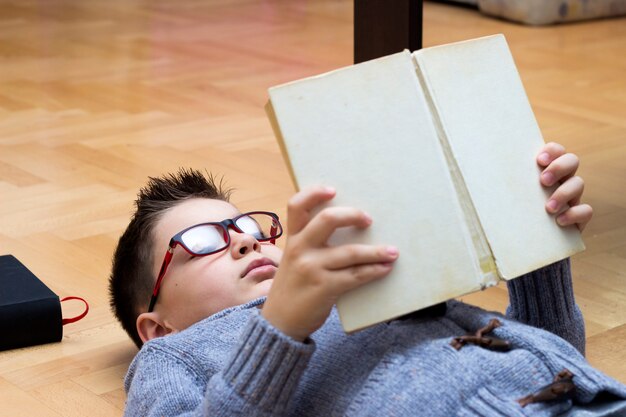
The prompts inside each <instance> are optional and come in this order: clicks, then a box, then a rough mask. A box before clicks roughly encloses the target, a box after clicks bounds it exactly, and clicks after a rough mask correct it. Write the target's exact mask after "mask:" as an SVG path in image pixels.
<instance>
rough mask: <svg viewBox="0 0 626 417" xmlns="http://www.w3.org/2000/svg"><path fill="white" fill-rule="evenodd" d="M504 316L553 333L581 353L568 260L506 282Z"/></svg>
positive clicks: (581, 325)
mask: <svg viewBox="0 0 626 417" xmlns="http://www.w3.org/2000/svg"><path fill="white" fill-rule="evenodd" d="M507 287H508V289H509V300H510V303H511V304H510V306H509V308H508V309H507V316H508V317H510V318H512V319H514V320H517V321H519V322H522V323H525V324H529V325H531V326H535V327H538V328H542V329H545V330H548V331H551V332H552V333H555V334H557V335H559V336H561V337H562V338H564V339H566V340H567V341H569V342H570V343H572V344H573V345H574V346H576V347H577V348H578V349H579V350H581V351H583V350H584V340H585V335H584V321H583V318H582V314H581V313H580V310H579V309H578V306H577V305H576V301H575V299H574V290H573V286H572V275H571V270H570V260H569V258H568V259H564V260H562V261H558V262H555V263H553V264H551V265H548V266H546V267H544V268H540V269H538V270H536V271H533V272H531V273H528V274H525V275H522V276H521V277H518V278H516V279H513V280H510V281H507Z"/></svg>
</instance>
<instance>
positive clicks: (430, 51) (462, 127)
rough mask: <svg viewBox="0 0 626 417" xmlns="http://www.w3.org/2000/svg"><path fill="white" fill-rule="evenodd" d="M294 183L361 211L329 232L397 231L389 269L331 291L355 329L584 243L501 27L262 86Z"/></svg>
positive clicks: (350, 235)
mask: <svg viewBox="0 0 626 417" xmlns="http://www.w3.org/2000/svg"><path fill="white" fill-rule="evenodd" d="M269 96H270V100H269V102H268V105H267V107H266V109H267V112H268V115H269V118H270V121H271V122H272V126H273V129H274V132H275V134H276V136H277V138H278V142H279V144H280V147H281V150H282V152H283V156H284V159H285V161H286V163H287V166H288V168H289V171H290V174H291V176H292V179H293V181H294V184H295V186H296V189H300V188H303V187H306V186H310V185H318V184H323V185H332V186H334V187H335V188H336V189H337V197H336V198H335V199H334V200H333V202H332V203H331V204H333V205H346V206H353V207H358V208H361V209H363V210H365V211H367V212H368V213H369V214H370V215H371V216H372V217H373V219H374V223H373V225H372V226H371V227H370V228H369V229H368V230H366V231H357V230H354V229H349V228H347V229H343V230H340V231H338V232H337V233H335V234H334V235H333V237H332V238H331V241H330V242H329V243H330V244H338V243H344V242H361V243H376V244H393V245H396V246H397V247H398V248H399V249H400V254H401V256H400V258H399V259H398V261H397V262H396V264H395V266H394V271H393V272H392V273H391V274H390V275H389V276H387V277H386V278H385V279H383V280H380V281H377V282H373V283H370V284H368V285H366V286H363V287H360V288H357V289H356V290H354V291H351V292H349V293H347V294H345V295H344V296H342V297H341V298H340V300H339V302H338V303H337V306H338V310H339V314H340V317H341V320H342V324H343V326H344V329H345V330H346V331H354V330H358V329H361V328H364V327H367V326H369V325H372V324H375V323H378V322H381V321H385V320H389V319H392V318H394V317H398V316H401V315H404V314H406V313H409V312H412V311H415V310H418V309H421V308H424V307H428V306H430V305H434V304H436V303H439V302H442V301H445V300H448V299H450V298H453V297H456V296H460V295H463V294H466V293H469V292H473V291H477V290H480V289H484V288H486V287H488V286H491V285H495V284H496V283H497V282H498V280H500V279H512V278H515V277H517V276H519V275H522V274H524V273H527V272H530V271H532V270H535V269H537V268H540V267H541V266H544V265H548V264H550V263H552V262H555V261H557V260H559V259H563V258H565V257H568V256H570V255H572V254H574V253H576V252H578V251H580V250H582V249H583V248H584V245H583V243H582V240H581V238H580V233H579V232H578V229H577V228H576V227H575V226H572V227H568V228H561V227H559V226H558V225H557V224H556V222H555V220H554V216H551V215H549V214H548V213H546V211H545V209H544V207H545V202H546V199H547V197H548V196H549V194H550V193H551V192H552V191H553V189H544V188H543V187H542V186H541V185H540V182H539V174H540V169H539V167H538V166H537V165H536V162H535V157H536V155H537V153H538V151H539V149H540V148H541V147H542V146H543V144H544V141H543V138H542V136H541V132H540V130H539V127H538V125H537V122H536V120H535V117H534V115H533V113H532V109H531V107H530V103H529V102H528V98H527V97H526V94H525V91H524V88H523V85H522V83H521V80H520V77H519V74H518V72H517V69H516V67H515V63H514V61H513V58H512V56H511V53H510V51H509V49H508V45H507V44H506V40H505V39H504V36H502V35H495V36H489V37H485V38H479V39H474V40H469V41H464V42H458V43H453V44H449V45H442V46H436V47H432V48H426V49H423V50H420V51H417V52H415V53H413V54H411V53H409V52H408V51H404V52H401V53H398V54H394V55H389V56H387V57H382V58H379V59H375V60H372V61H368V62H364V63H361V64H357V65H353V66H350V67H346V68H342V69H338V70H336V71H332V72H330V73H326V74H322V75H319V76H316V77H310V78H306V79H304V80H299V81H295V82H292V83H288V84H285V85H281V86H277V87H273V88H271V89H270V90H269Z"/></svg>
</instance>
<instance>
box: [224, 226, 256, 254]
mask: <svg viewBox="0 0 626 417" xmlns="http://www.w3.org/2000/svg"><path fill="white" fill-rule="evenodd" d="M228 233H230V250H231V254H232V256H233V258H241V257H243V256H245V255H246V254H247V253H249V252H260V251H261V244H260V243H259V241H258V240H256V238H255V237H254V236H252V235H249V234H247V233H238V232H236V231H234V230H229V231H228Z"/></svg>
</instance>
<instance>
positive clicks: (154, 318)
mask: <svg viewBox="0 0 626 417" xmlns="http://www.w3.org/2000/svg"><path fill="white" fill-rule="evenodd" d="M173 331H175V329H173V328H170V327H169V326H168V325H167V324H166V323H165V322H164V321H163V320H162V319H161V318H160V317H159V314H158V313H157V312H155V311H152V312H150V313H141V314H140V315H139V317H137V333H139V337H140V338H141V341H142V342H143V343H146V342H147V341H148V340H152V339H154V338H156V337H161V336H165V335H167V334H170V333H172V332H173Z"/></svg>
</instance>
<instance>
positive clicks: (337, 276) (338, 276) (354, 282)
mask: <svg viewBox="0 0 626 417" xmlns="http://www.w3.org/2000/svg"><path fill="white" fill-rule="evenodd" d="M392 269H393V264H392V263H384V264H383V263H376V264H365V265H355V266H353V267H350V268H346V269H341V270H339V271H334V272H333V273H332V274H331V275H330V276H329V279H330V280H331V281H330V282H329V283H330V284H331V291H332V293H333V294H335V295H337V296H339V295H341V294H344V293H345V292H347V291H350V290H352V289H354V288H357V287H360V286H361V285H363V284H367V283H368V282H371V281H374V280H376V279H379V278H382V277H384V276H386V275H388V274H389V272H391V270H392Z"/></svg>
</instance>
